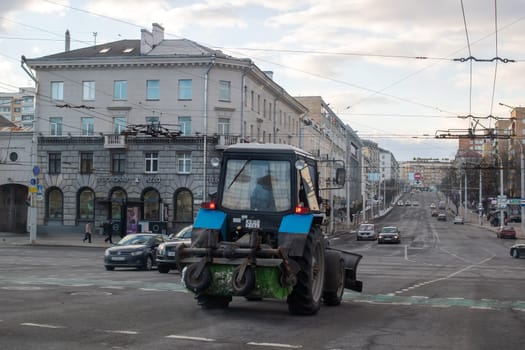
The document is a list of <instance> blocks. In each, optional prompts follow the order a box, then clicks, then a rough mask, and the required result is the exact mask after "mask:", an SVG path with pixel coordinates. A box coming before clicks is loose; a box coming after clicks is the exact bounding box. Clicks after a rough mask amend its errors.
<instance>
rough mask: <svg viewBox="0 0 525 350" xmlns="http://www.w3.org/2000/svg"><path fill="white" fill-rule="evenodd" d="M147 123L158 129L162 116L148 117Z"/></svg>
mask: <svg viewBox="0 0 525 350" xmlns="http://www.w3.org/2000/svg"><path fill="white" fill-rule="evenodd" d="M146 124H147V125H153V127H154V128H155V129H158V128H159V126H160V118H159V117H146Z"/></svg>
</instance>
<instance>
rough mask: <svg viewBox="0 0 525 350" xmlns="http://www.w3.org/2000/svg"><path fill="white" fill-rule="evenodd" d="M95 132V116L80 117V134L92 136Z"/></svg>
mask: <svg viewBox="0 0 525 350" xmlns="http://www.w3.org/2000/svg"><path fill="white" fill-rule="evenodd" d="M94 133H95V118H93V117H82V136H93V135H94Z"/></svg>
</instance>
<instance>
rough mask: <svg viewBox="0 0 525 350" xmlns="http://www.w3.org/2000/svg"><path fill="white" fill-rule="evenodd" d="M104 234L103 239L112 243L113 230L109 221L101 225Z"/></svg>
mask: <svg viewBox="0 0 525 350" xmlns="http://www.w3.org/2000/svg"><path fill="white" fill-rule="evenodd" d="M102 227H103V230H104V234H105V235H106V239H104V242H109V244H113V237H112V236H113V230H112V229H111V224H110V223H109V222H105V223H104V224H103V225H102Z"/></svg>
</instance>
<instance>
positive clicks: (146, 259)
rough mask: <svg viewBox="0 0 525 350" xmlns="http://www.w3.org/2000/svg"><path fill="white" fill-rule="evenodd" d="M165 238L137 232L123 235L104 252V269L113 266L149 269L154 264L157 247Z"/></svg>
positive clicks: (112, 268)
mask: <svg viewBox="0 0 525 350" xmlns="http://www.w3.org/2000/svg"><path fill="white" fill-rule="evenodd" d="M165 241H166V239H165V238H164V236H163V235H161V234H155V233H137V234H129V235H127V236H124V238H122V239H121V240H120V241H119V242H118V243H116V244H115V245H114V246H113V247H111V248H108V249H106V251H105V252H104V265H105V267H106V270H108V271H112V270H114V269H115V267H136V268H138V269H142V270H151V269H152V267H153V266H155V265H156V263H157V259H156V255H157V247H158V246H159V245H160V244H161V243H163V242H165Z"/></svg>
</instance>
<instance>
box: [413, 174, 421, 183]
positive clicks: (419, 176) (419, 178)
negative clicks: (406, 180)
mask: <svg viewBox="0 0 525 350" xmlns="http://www.w3.org/2000/svg"><path fill="white" fill-rule="evenodd" d="M414 180H416V181H419V180H421V173H414Z"/></svg>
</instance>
